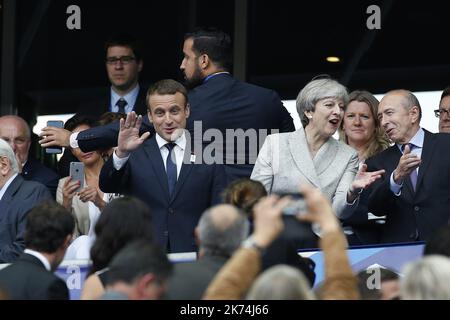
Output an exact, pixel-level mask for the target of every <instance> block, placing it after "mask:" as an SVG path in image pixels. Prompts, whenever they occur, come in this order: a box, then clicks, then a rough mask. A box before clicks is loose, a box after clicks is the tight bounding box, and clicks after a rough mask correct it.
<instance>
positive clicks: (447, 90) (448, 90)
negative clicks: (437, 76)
mask: <svg viewBox="0 0 450 320" xmlns="http://www.w3.org/2000/svg"><path fill="white" fill-rule="evenodd" d="M447 96H450V86H448V87H446V88H445V89H444V91H442V95H441V100H442V99H444V98H445V97H447Z"/></svg>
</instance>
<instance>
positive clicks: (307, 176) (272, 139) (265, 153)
mask: <svg viewBox="0 0 450 320" xmlns="http://www.w3.org/2000/svg"><path fill="white" fill-rule="evenodd" d="M357 171H358V155H357V152H356V151H355V150H354V149H353V148H351V147H349V146H348V145H346V144H344V143H342V142H340V141H337V140H335V139H333V138H330V139H328V141H327V142H326V143H325V144H324V145H323V146H322V147H321V148H320V149H319V151H318V152H317V154H316V156H315V157H314V159H311V154H310V152H309V149H308V143H307V141H306V136H305V131H304V129H303V128H301V129H299V130H297V131H295V132H288V133H279V134H272V135H270V136H268V137H267V138H266V140H265V142H264V145H263V146H262V148H261V150H260V152H259V155H258V159H257V160H256V164H255V167H254V169H253V172H252V175H251V179H253V180H257V181H260V182H261V183H262V184H263V185H264V187H265V188H266V190H267V192H269V193H297V192H298V187H299V185H300V184H301V183H304V182H308V183H310V184H312V185H313V186H315V187H317V188H320V190H321V191H322V192H323V193H324V194H325V195H326V196H328V198H329V199H330V201H332V204H333V209H334V210H335V212H336V214H337V216H338V217H340V218H342V217H345V216H348V215H350V214H351V212H352V211H353V208H354V207H355V206H356V205H357V203H356V202H355V204H353V205H351V206H346V197H347V191H348V189H349V188H350V185H351V183H352V182H353V179H354V178H355V175H356V173H357Z"/></svg>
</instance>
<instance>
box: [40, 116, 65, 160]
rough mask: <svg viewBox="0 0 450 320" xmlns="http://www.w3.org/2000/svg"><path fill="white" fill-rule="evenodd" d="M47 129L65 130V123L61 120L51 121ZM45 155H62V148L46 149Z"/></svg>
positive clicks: (48, 122)
mask: <svg viewBox="0 0 450 320" xmlns="http://www.w3.org/2000/svg"><path fill="white" fill-rule="evenodd" d="M47 127H57V128H63V127H64V122H62V121H61V120H49V121H47ZM45 153H51V154H56V153H62V147H50V148H45Z"/></svg>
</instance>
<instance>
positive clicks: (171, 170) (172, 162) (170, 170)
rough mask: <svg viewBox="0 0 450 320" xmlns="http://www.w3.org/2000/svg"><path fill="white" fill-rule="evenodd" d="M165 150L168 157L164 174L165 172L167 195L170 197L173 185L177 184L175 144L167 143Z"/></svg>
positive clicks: (173, 188)
mask: <svg viewBox="0 0 450 320" xmlns="http://www.w3.org/2000/svg"><path fill="white" fill-rule="evenodd" d="M164 146H165V147H166V148H167V150H169V155H168V156H167V160H166V172H167V183H168V185H169V194H170V195H172V193H173V191H174V190H175V185H176V184H177V160H176V158H175V151H173V148H174V147H175V143H173V142H171V143H167V144H165V145H164Z"/></svg>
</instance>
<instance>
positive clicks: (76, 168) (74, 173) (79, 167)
mask: <svg viewBox="0 0 450 320" xmlns="http://www.w3.org/2000/svg"><path fill="white" fill-rule="evenodd" d="M70 177H71V178H72V181H80V187H79V188H78V189H77V190H76V191H77V192H79V191H80V190H81V189H83V187H84V163H83V162H71V163H70Z"/></svg>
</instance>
